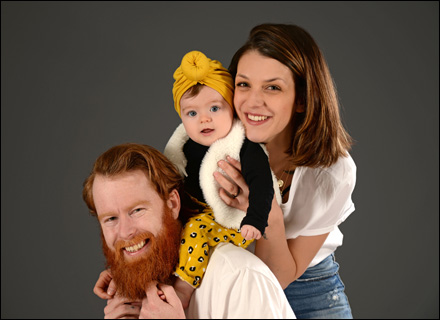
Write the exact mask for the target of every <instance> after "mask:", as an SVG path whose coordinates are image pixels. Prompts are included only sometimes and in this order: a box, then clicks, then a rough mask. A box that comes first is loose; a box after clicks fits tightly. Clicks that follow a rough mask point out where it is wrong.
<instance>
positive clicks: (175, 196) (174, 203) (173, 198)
mask: <svg viewBox="0 0 440 320" xmlns="http://www.w3.org/2000/svg"><path fill="white" fill-rule="evenodd" d="M167 206H168V208H170V209H171V212H172V214H173V218H174V219H177V218H178V217H179V212H180V195H179V192H178V191H177V190H176V189H173V190H172V191H171V192H170V195H169V197H168V200H167Z"/></svg>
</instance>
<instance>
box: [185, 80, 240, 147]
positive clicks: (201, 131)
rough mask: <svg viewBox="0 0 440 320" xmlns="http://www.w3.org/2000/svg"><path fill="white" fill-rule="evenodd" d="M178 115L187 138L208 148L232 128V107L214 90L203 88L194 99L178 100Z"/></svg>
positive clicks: (186, 97)
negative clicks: (179, 110)
mask: <svg viewBox="0 0 440 320" xmlns="http://www.w3.org/2000/svg"><path fill="white" fill-rule="evenodd" d="M180 108H181V112H180V115H181V117H182V123H183V126H184V127H185V130H186V133H187V134H188V136H189V137H190V138H191V139H192V140H194V141H195V142H197V143H199V144H201V145H204V146H210V145H211V144H212V143H213V142H215V141H216V140H218V139H220V138H224V137H225V136H226V135H227V134H228V133H229V131H230V130H231V127H232V120H233V118H234V114H233V111H232V107H231V106H230V105H229V104H228V103H227V102H226V100H225V99H224V98H223V97H222V95H221V94H220V93H218V92H217V91H216V90H214V89H212V88H210V87H208V86H203V88H202V89H201V90H200V92H199V93H198V94H197V95H196V96H194V97H190V98H189V97H188V96H187V95H186V94H184V95H183V96H182V99H180Z"/></svg>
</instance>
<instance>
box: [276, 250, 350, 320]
mask: <svg viewBox="0 0 440 320" xmlns="http://www.w3.org/2000/svg"><path fill="white" fill-rule="evenodd" d="M338 270H339V264H338V263H337V262H336V261H335V256H334V254H331V255H329V256H328V257H327V258H325V259H324V260H323V261H321V262H320V263H318V264H317V265H316V266H314V267H310V268H308V269H307V270H306V272H304V274H303V275H302V276H301V277H299V278H298V279H297V280H295V281H294V282H292V283H291V284H289V286H288V287H287V288H286V289H285V290H284V293H285V294H286V297H287V300H289V303H290V305H291V306H292V309H293V311H294V312H295V315H296V317H297V318H298V319H353V316H352V314H351V308H350V304H349V302H348V298H347V296H346V295H345V293H344V289H345V286H344V284H343V283H342V281H341V278H340V277H339V273H338Z"/></svg>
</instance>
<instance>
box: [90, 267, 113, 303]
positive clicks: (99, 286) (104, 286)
mask: <svg viewBox="0 0 440 320" xmlns="http://www.w3.org/2000/svg"><path fill="white" fill-rule="evenodd" d="M112 279H113V277H112V275H111V273H110V272H109V271H108V270H104V271H103V272H101V273H100V275H99V279H98V281H96V284H95V287H94V288H93V292H94V293H95V294H96V295H97V296H98V297H100V298H101V299H111V298H112V295H109V294H108V292H107V290H108V286H109V283H110V282H112ZM114 286H115V284H113V287H114Z"/></svg>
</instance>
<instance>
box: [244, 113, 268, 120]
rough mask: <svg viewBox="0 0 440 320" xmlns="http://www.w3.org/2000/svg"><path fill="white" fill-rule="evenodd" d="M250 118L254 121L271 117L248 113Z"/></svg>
mask: <svg viewBox="0 0 440 320" xmlns="http://www.w3.org/2000/svg"><path fill="white" fill-rule="evenodd" d="M248 118H249V119H250V120H252V121H263V120H266V119H267V118H269V117H267V116H253V115H251V114H248Z"/></svg>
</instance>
